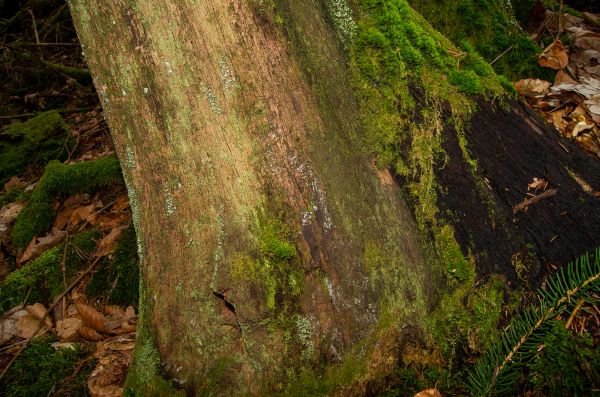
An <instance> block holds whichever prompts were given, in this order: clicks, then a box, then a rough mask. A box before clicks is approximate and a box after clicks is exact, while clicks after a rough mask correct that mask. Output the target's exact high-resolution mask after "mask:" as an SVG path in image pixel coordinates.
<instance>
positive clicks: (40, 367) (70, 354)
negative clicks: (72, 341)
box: [0, 337, 93, 397]
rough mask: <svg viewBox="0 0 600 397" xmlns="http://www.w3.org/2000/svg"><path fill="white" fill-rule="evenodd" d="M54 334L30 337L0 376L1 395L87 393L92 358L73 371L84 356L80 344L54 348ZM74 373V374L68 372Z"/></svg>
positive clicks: (84, 352) (85, 352)
mask: <svg viewBox="0 0 600 397" xmlns="http://www.w3.org/2000/svg"><path fill="white" fill-rule="evenodd" d="M54 341H55V338H54V337H43V338H37V339H34V340H33V341H32V342H31V343H30V344H29V346H28V347H27V348H26V349H25V350H24V351H23V352H22V353H21V355H19V357H18V358H17V360H16V361H15V362H14V364H13V365H12V366H11V368H10V370H9V371H8V373H7V374H6V377H5V378H4V379H3V381H2V384H1V385H0V389H1V390H2V395H5V396H9V397H13V396H14V397H21V396H49V395H53V396H66V395H70V396H87V395H88V390H87V384H86V381H87V378H88V376H89V375H90V373H91V371H92V367H93V362H90V363H88V364H86V365H85V366H84V367H83V368H80V369H79V372H78V373H77V374H76V375H75V372H74V371H75V369H76V367H77V365H78V363H79V362H80V361H81V360H82V359H84V358H85V356H87V354H88V353H89V352H87V351H86V350H85V349H84V348H82V347H81V345H78V344H76V345H75V347H74V348H73V349H70V348H65V349H59V350H55V349H54V348H53V347H52V346H51V343H52V342H54ZM71 375H74V376H71Z"/></svg>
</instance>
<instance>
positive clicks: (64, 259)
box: [60, 153, 71, 318]
mask: <svg viewBox="0 0 600 397" xmlns="http://www.w3.org/2000/svg"><path fill="white" fill-rule="evenodd" d="M69 157H71V154H70V153H69ZM64 244H65V248H64V250H63V257H62V260H61V261H60V268H61V270H62V276H63V286H64V287H65V288H67V248H68V247H69V232H67V237H66V238H65V242H64ZM62 315H63V318H65V317H66V316H67V298H66V296H63V298H62Z"/></svg>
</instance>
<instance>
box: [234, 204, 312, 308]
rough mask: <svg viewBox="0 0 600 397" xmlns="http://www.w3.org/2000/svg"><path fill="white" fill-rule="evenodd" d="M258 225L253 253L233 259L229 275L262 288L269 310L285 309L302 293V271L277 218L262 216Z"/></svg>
mask: <svg viewBox="0 0 600 397" xmlns="http://www.w3.org/2000/svg"><path fill="white" fill-rule="evenodd" d="M258 224H259V226H258V230H257V231H256V235H257V236H258V241H257V243H256V246H257V247H256V249H255V251H256V252H252V253H250V255H238V256H237V257H236V258H234V260H233V261H232V276H233V277H235V278H237V279H239V280H242V281H249V282H251V283H253V284H254V285H256V286H258V287H259V290H261V291H264V293H265V294H266V296H265V301H266V302H267V307H268V308H269V309H271V310H273V311H274V312H275V311H281V310H283V311H286V310H288V309H290V305H292V304H293V303H292V302H294V300H295V298H296V297H298V296H300V294H301V293H302V287H303V281H304V271H303V269H302V267H301V266H300V265H299V264H298V263H297V261H296V260H295V259H296V248H295V247H294V245H293V244H292V243H291V241H293V239H292V234H291V230H290V229H289V228H288V227H287V226H286V225H285V224H284V223H283V222H282V221H280V220H278V219H277V218H270V217H267V216H264V215H262V216H259V222H258ZM255 258H256V259H255ZM278 302H279V303H280V305H281V307H277V304H278Z"/></svg>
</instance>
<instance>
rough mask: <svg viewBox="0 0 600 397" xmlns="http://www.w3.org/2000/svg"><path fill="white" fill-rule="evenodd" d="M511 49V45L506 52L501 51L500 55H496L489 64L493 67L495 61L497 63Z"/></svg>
mask: <svg viewBox="0 0 600 397" xmlns="http://www.w3.org/2000/svg"><path fill="white" fill-rule="evenodd" d="M512 49H513V46H512V45H511V46H510V47H508V48H507V49H506V50H504V51H502V54H500V55H498V56H497V57H496V58H494V60H493V61H492V62H490V65H493V64H495V63H496V61H498V60H499V59H500V58H502V57H503V56H504V55H506V53H507V52H509V51H510V50H512Z"/></svg>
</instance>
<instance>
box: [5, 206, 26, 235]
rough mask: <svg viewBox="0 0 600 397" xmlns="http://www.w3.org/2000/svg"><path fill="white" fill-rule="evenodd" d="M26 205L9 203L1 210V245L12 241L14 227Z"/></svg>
mask: <svg viewBox="0 0 600 397" xmlns="http://www.w3.org/2000/svg"><path fill="white" fill-rule="evenodd" d="M24 206H25V205H24V204H23V203H18V202H17V203H8V204H6V205H5V206H3V207H2V208H0V244H5V243H7V242H9V241H10V232H11V230H12V226H13V224H14V223H15V220H16V219H17V216H18V215H19V213H20V212H21V210H22V209H23V207H24Z"/></svg>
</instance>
